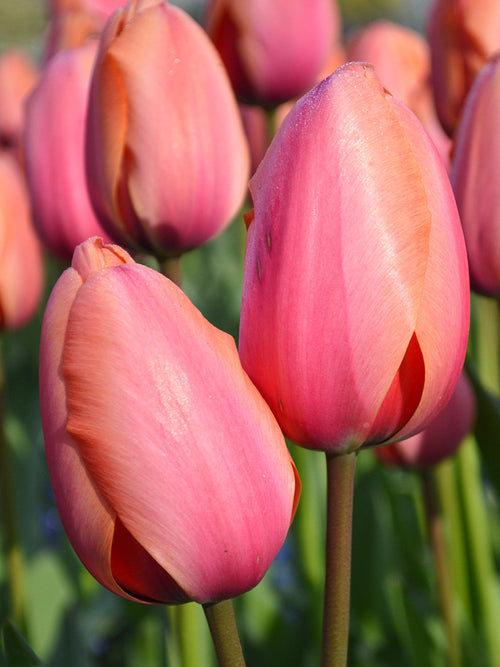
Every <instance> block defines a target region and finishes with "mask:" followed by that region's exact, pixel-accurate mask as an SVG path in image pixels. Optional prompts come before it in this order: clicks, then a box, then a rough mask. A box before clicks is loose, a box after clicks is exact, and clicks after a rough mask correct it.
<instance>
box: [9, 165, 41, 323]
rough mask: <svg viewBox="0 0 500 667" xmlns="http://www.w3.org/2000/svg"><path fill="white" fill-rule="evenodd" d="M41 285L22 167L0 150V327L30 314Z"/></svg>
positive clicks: (37, 245) (29, 316)
mask: <svg viewBox="0 0 500 667" xmlns="http://www.w3.org/2000/svg"><path fill="white" fill-rule="evenodd" d="M42 287H43V264H42V253H41V248H40V244H39V242H38V239H37V237H36V235H35V232H34V231H33V228H32V226H31V218H30V210H29V200H28V194H27V192H26V186H25V183H24V177H23V174H22V171H21V169H20V167H19V165H18V163H17V161H16V159H15V158H14V156H12V155H10V154H9V153H7V152H1V153H0V328H1V329H18V328H19V327H21V326H23V325H24V324H26V322H27V321H28V320H29V319H30V318H31V317H32V316H33V315H34V313H35V311H36V309H37V308H38V305H39V303H40V298H41V296H42Z"/></svg>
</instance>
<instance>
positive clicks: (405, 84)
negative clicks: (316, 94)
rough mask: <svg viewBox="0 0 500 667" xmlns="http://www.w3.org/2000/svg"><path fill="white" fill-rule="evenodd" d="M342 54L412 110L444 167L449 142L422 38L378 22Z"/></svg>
mask: <svg viewBox="0 0 500 667" xmlns="http://www.w3.org/2000/svg"><path fill="white" fill-rule="evenodd" d="M346 51H347V57H348V59H349V60H357V61H363V62H369V63H371V64H372V65H373V66H374V68H375V72H376V73H377V77H378V78H379V79H380V81H381V83H382V85H383V86H384V87H385V88H387V90H388V91H389V92H390V93H391V94H392V95H394V96H395V97H397V98H398V99H399V100H400V102H403V104H405V105H406V106H407V107H408V108H409V109H411V111H413V113H414V114H415V115H416V116H417V118H418V119H419V120H420V122H421V123H422V125H423V126H424V127H425V129H426V130H427V132H428V133H429V135H430V137H431V139H432V140H433V142H434V144H435V145H436V148H437V149H438V152H439V154H440V155H441V157H442V159H443V161H444V162H445V164H446V165H447V166H448V165H449V153H450V148H451V141H450V139H449V138H448V137H447V136H446V134H445V133H444V131H443V129H442V127H441V124H440V122H439V120H438V117H437V113H436V109H435V106H434V98H433V95H432V87H431V60H430V52H429V46H428V44H427V42H426V41H425V39H424V38H423V37H422V36H421V35H420V34H419V33H418V32H415V31H414V30H411V29H410V28H406V27H404V26H400V25H398V24H397V23H393V22H391V21H382V20H380V21H374V22H373V23H370V24H368V25H366V26H365V27H363V28H360V29H359V30H357V31H356V32H355V33H354V34H352V35H351V36H350V38H349V39H348V41H347V45H346Z"/></svg>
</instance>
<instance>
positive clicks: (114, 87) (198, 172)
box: [87, 0, 249, 257]
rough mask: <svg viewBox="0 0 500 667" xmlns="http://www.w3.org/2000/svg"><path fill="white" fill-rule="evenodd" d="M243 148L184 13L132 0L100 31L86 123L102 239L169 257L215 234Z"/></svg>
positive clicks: (233, 108) (241, 188)
mask: <svg viewBox="0 0 500 667" xmlns="http://www.w3.org/2000/svg"><path fill="white" fill-rule="evenodd" d="M248 172H249V150H248V145H247V141H246V138H245V134H244V131H243V127H242V123H241V118H240V114H239V111H238V106H237V104H236V99H235V98H234V94H233V92H232V89H231V86H230V83H229V80H228V78H227V75H226V73H225V71H224V67H223V65H222V63H221V61H220V58H219V56H218V54H217V51H216V50H215V48H214V46H213V45H212V44H211V42H210V40H209V39H208V37H207V35H206V34H205V32H204V31H203V30H202V28H200V26H199V25H198V24H197V23H196V22H195V21H194V20H193V19H191V18H190V17H189V16H188V15H187V14H186V13H185V12H183V11H182V10H181V9H178V8H177V7H174V6H171V5H169V4H168V3H166V2H162V1H159V0H133V1H132V2H130V3H129V4H128V5H127V6H126V7H125V8H123V9H121V10H118V11H117V12H115V13H114V14H113V15H112V16H111V17H110V19H109V21H108V23H107V25H106V28H105V29H104V31H103V33H102V36H101V40H100V49H99V53H98V56H97V62H96V66H95V69H94V74H93V78H92V84H91V90H90V100H89V114H88V125H87V180H88V184H89V191H90V196H91V201H92V203H93V206H94V209H95V211H96V213H97V216H98V218H99V220H100V221H101V223H102V225H103V226H104V227H105V229H106V230H107V231H108V233H109V234H110V236H112V238H114V239H116V240H117V241H118V242H120V243H121V244H124V245H126V246H127V247H131V248H142V249H143V250H146V251H149V252H153V253H154V254H157V255H160V256H163V257H165V256H175V255H179V254H181V253H182V252H184V251H186V250H189V249H191V248H195V247H197V246H199V245H201V244H203V243H205V242H206V241H208V240H209V239H210V238H212V237H213V236H215V235H216V234H218V233H219V232H221V231H222V230H223V229H224V228H225V227H226V226H227V225H228V224H229V222H230V221H231V220H232V218H233V216H234V215H235V213H236V211H237V210H238V208H239V206H240V205H241V203H242V200H243V198H244V196H245V193H246V188H247V178H248Z"/></svg>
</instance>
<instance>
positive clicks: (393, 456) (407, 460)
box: [375, 372, 476, 468]
mask: <svg viewBox="0 0 500 667" xmlns="http://www.w3.org/2000/svg"><path fill="white" fill-rule="evenodd" d="M475 416H476V397H475V395H474V390H473V389H472V385H471V383H470V380H469V379H468V377H467V375H466V374H465V372H463V373H462V375H461V376H460V379H459V380H458V384H457V386H456V389H455V391H454V392H453V395H452V397H451V399H450V402H449V403H448V405H447V406H446V407H445V408H444V410H443V411H442V412H441V413H440V414H439V415H438V416H437V417H436V419H435V420H434V421H433V422H431V423H430V424H429V426H427V428H425V429H424V430H423V431H421V432H420V433H417V434H416V435H414V436H412V437H411V438H408V439H407V440H401V442H396V443H394V444H392V445H387V446H386V447H377V448H376V449H375V453H376V454H377V456H378V457H379V459H380V460H381V461H383V462H384V463H389V464H393V465H397V466H402V467H418V468H425V467H427V466H432V465H435V464H436V463H439V462H440V461H442V460H443V459H445V458H446V457H448V456H452V455H453V454H454V453H455V452H456V450H457V449H458V448H459V446H460V444H461V442H462V440H463V439H464V438H465V436H466V435H467V434H468V433H470V432H471V431H472V428H473V426H474V419H475Z"/></svg>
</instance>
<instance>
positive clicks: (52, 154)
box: [24, 42, 104, 261]
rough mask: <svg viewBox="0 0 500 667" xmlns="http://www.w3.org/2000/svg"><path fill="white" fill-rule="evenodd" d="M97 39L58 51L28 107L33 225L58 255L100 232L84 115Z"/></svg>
mask: <svg viewBox="0 0 500 667" xmlns="http://www.w3.org/2000/svg"><path fill="white" fill-rule="evenodd" d="M96 50H97V45H96V43H95V42H88V43H87V44H86V45H84V46H81V47H78V48H75V49H69V50H67V51H62V52H60V53H58V54H57V55H56V56H54V57H53V58H52V59H51V60H50V61H49V62H48V63H47V64H46V66H45V67H44V69H43V71H42V73H41V76H40V80H39V82H38V85H37V87H36V88H35V90H34V91H33V93H32V95H31V96H30V98H29V100H28V103H27V108H26V126H25V134H24V150H25V163H26V176H27V181H28V186H29V192H30V197H31V202H32V210H33V217H34V223H35V227H36V230H37V232H38V234H39V236H40V238H41V239H42V241H43V242H44V243H45V245H46V246H47V247H48V248H49V249H50V250H51V251H52V252H53V253H54V254H55V255H57V256H58V257H60V258H61V259H63V260H66V261H71V257H72V255H73V250H74V249H75V247H76V246H77V245H78V244H79V243H81V242H82V241H84V240H85V239H87V238H89V237H90V236H95V235H96V234H100V235H104V232H103V230H102V228H101V226H100V224H99V222H98V221H97V218H96V216H95V214H94V211H93V208H92V205H91V203H90V199H89V195H88V191H87V183H86V180H85V157H84V156H85V153H84V147H85V120H86V110H87V98H88V89H89V85H90V75H91V72H92V66H93V63H94V59H95V55H96Z"/></svg>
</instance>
